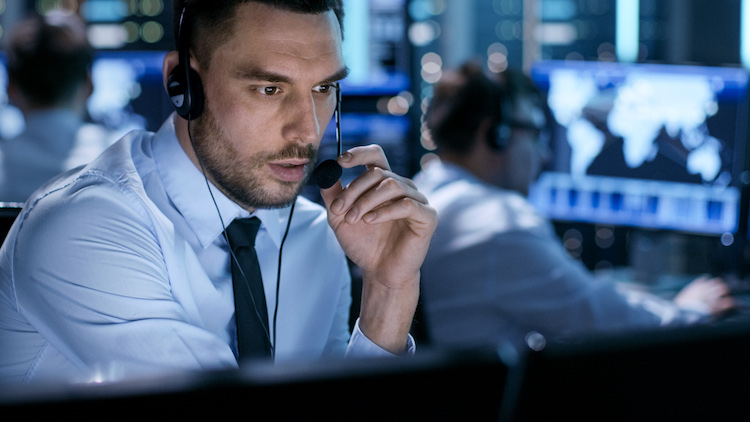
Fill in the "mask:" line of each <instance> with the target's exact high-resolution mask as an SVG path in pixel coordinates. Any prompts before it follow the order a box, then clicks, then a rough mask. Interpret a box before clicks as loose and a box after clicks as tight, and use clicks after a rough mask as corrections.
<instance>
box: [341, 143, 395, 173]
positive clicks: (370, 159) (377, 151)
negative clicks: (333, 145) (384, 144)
mask: <svg viewBox="0 0 750 422" xmlns="http://www.w3.org/2000/svg"><path fill="white" fill-rule="evenodd" d="M336 161H337V162H338V163H339V165H341V167H343V168H352V167H356V166H367V168H368V169H371V168H373V167H380V168H382V169H385V170H390V169H391V165H390V164H389V163H388V159H387V158H386V156H385V153H384V152H383V148H381V147H380V145H374V144H373V145H367V146H362V147H354V148H352V149H350V150H349V151H347V152H345V153H343V154H341V155H340V156H339V157H338V158H337V159H336Z"/></svg>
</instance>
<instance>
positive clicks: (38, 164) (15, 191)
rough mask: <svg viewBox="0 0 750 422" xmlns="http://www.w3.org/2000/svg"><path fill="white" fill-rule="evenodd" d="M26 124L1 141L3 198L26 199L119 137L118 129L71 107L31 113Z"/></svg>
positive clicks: (0, 159)
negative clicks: (85, 118) (86, 118)
mask: <svg viewBox="0 0 750 422" xmlns="http://www.w3.org/2000/svg"><path fill="white" fill-rule="evenodd" d="M25 124H26V129H25V130H24V132H23V133H21V134H20V135H18V136H17V137H15V138H13V139H8V140H2V141H0V201H5V202H9V201H11V202H23V201H25V200H26V199H27V198H28V197H29V195H31V193H32V192H34V191H35V190H37V189H38V188H39V187H40V186H42V185H43V184H44V183H45V182H46V181H47V180H49V179H51V178H52V177H54V176H57V175H58V174H60V173H62V172H63V171H67V170H70V169H72V168H75V167H78V166H80V165H82V164H88V163H89V162H91V160H93V159H94V158H96V157H97V156H98V155H99V154H101V153H102V151H104V150H105V149H107V147H109V146H110V145H112V144H113V143H114V142H115V141H116V140H117V133H116V132H112V131H109V130H107V129H106V128H104V127H103V126H101V125H96V124H90V123H85V122H83V120H81V117H80V116H79V115H78V114H77V113H75V112H74V111H73V110H68V109H47V110H41V111H36V112H34V113H30V114H29V115H27V116H26V122H25Z"/></svg>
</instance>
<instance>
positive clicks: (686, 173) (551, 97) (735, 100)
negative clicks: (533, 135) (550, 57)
mask: <svg viewBox="0 0 750 422" xmlns="http://www.w3.org/2000/svg"><path fill="white" fill-rule="evenodd" d="M531 77H532V79H533V80H534V81H535V83H536V84H537V85H538V86H539V87H540V88H541V89H542V91H543V92H544V94H545V95H546V98H547V102H548V105H549V111H550V121H551V122H550V123H551V130H550V148H551V150H552V160H553V161H552V162H551V163H550V165H549V168H548V169H547V171H545V172H543V173H542V175H541V177H540V179H539V180H538V182H537V183H536V185H535V186H534V187H533V189H532V194H531V199H532V202H533V203H534V204H535V206H537V207H538V209H539V210H541V211H542V212H543V213H545V214H546V215H547V216H549V217H550V218H553V219H556V220H565V221H579V222H587V223H602V224H613V225H622V226H631V227H642V228H650V229H667V230H676V231H682V232H690V233H698V234H709V235H721V234H724V233H732V234H733V233H736V231H737V229H738V223H739V220H740V216H739V212H740V211H739V210H740V187H741V181H740V176H741V174H742V172H743V170H744V164H745V143H746V140H747V119H748V95H747V93H748V92H747V91H748V74H747V72H746V71H745V70H743V69H738V68H718V67H700V66H677V65H656V64H622V63H602V62H567V61H566V62H563V61H546V62H539V63H537V64H536V65H535V66H533V68H532V70H531Z"/></svg>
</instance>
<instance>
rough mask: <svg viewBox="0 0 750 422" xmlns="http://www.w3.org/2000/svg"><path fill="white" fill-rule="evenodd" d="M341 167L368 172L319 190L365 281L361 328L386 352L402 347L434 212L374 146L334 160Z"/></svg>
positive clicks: (428, 241)
mask: <svg viewBox="0 0 750 422" xmlns="http://www.w3.org/2000/svg"><path fill="white" fill-rule="evenodd" d="M337 161H338V163H339V164H340V165H341V166H342V167H343V168H352V167H356V166H360V165H364V166H366V170H365V171H364V173H362V174H361V175H360V176H359V177H357V178H356V179H355V180H354V181H352V182H351V183H350V184H349V185H348V186H346V187H343V186H342V184H341V181H338V182H337V183H336V184H335V185H334V186H332V187H331V188H329V189H323V190H321V196H322V197H323V200H324V202H325V205H326V208H327V209H328V222H329V224H330V225H331V227H332V228H333V231H334V232H335V233H336V237H337V238H338V241H339V243H340V244H341V247H342V248H343V250H344V252H345V253H346V254H347V256H348V257H349V258H350V259H351V260H352V262H354V263H355V264H356V265H357V266H358V267H359V268H360V269H361V270H362V274H363V279H364V288H363V293H362V308H361V310H362V312H361V314H360V328H361V329H362V332H363V333H364V334H365V335H366V336H367V337H368V338H370V339H371V340H372V341H374V342H375V343H377V344H379V345H380V346H381V347H383V348H385V349H386V350H391V351H398V349H399V347H403V346H404V345H405V343H406V334H407V333H408V330H409V327H410V324H411V319H412V317H413V314H414V309H415V308H416V303H417V300H418V298H419V269H420V267H421V266H422V262H423V261H424V258H425V255H426V253H427V248H428V247H429V243H430V239H431V238H432V234H433V232H434V231H435V227H436V226H437V213H436V211H435V210H434V209H433V208H432V207H430V206H429V205H428V203H427V199H426V198H425V196H424V195H422V194H421V193H420V192H419V191H418V190H417V189H416V186H415V185H414V183H413V182H412V181H411V180H410V179H408V178H405V177H401V176H399V175H397V174H394V173H392V172H391V171H390V166H389V164H388V160H387V159H386V157H385V154H384V153H383V150H382V149H381V148H380V147H379V146H377V145H370V146H365V147H357V148H353V149H351V150H349V151H347V152H346V153H344V154H342V155H341V156H340V157H338V160H337Z"/></svg>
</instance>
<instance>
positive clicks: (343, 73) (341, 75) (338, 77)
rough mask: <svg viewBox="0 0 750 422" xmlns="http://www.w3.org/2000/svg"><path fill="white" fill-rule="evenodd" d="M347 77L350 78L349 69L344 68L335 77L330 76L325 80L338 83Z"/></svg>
mask: <svg viewBox="0 0 750 422" xmlns="http://www.w3.org/2000/svg"><path fill="white" fill-rule="evenodd" d="M347 76H349V68H348V67H346V66H344V67H342V68H341V69H339V71H338V72H336V73H334V74H333V75H331V76H329V77H328V78H326V79H325V80H326V81H331V82H338V81H340V80H342V79H344V78H346V77H347Z"/></svg>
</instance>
